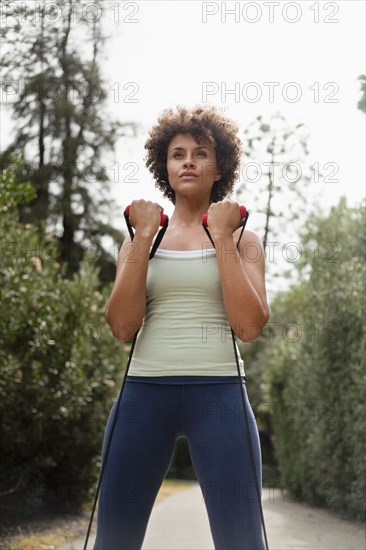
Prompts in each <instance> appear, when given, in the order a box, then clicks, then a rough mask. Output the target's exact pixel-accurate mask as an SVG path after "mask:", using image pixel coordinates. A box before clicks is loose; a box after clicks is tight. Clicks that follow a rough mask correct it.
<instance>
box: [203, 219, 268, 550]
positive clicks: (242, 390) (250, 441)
mask: <svg viewBox="0 0 366 550" xmlns="http://www.w3.org/2000/svg"><path fill="white" fill-rule="evenodd" d="M248 217H249V212H248V211H247V215H246V217H245V218H244V221H243V222H242V229H241V232H240V236H239V239H238V242H237V244H236V246H237V249H238V250H239V243H240V239H241V237H242V235H243V232H244V229H245V226H246V223H247V221H248ZM202 226H203V229H204V230H205V231H206V233H207V236H208V238H209V239H210V241H211V243H212V245H213V246H214V248H216V247H215V243H214V241H213V239H212V237H211V235H210V232H209V230H208V228H207V227H206V226H205V225H204V224H203V223H202ZM231 337H232V340H233V347H234V354H235V361H236V367H237V370H238V377H239V386H240V393H241V398H242V402H243V410H244V417H245V424H246V430H247V439H248V443H249V453H250V459H251V462H252V467H253V473H254V480H255V488H256V492H257V498H258V503H259V510H260V514H261V521H262V526H263V534H264V539H265V543H266V549H267V550H268V540H267V532H266V526H265V523H264V515H263V508H262V498H261V491H260V487H259V477H258V472H257V468H256V465H255V460H254V452H253V444H252V438H251V435H250V427H249V418H248V411H247V408H246V404H245V397H244V388H243V385H242V380H241V374H240V366H239V357H238V352H237V349H236V342H235V334H234V331H233V329H232V328H231ZM244 380H246V376H245V375H244Z"/></svg>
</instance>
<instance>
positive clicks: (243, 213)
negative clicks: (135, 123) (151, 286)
mask: <svg viewBox="0 0 366 550" xmlns="http://www.w3.org/2000/svg"><path fill="white" fill-rule="evenodd" d="M129 212H130V206H127V208H126V209H125V211H124V217H125V220H126V225H127V228H128V232H129V234H130V237H131V241H133V238H134V232H133V229H132V226H131V223H130V220H129ZM248 217H249V212H248V211H247V209H246V208H245V206H240V218H241V221H240V226H239V227H242V230H241V232H240V236H239V239H238V242H237V245H236V246H237V248H238V249H239V243H240V239H241V237H242V235H243V232H244V229H245V225H246V223H247V221H248ZM168 223H169V218H168V216H167V215H166V214H163V213H161V218H160V225H161V229H160V231H159V233H158V235H157V236H156V239H155V241H154V244H153V246H152V248H151V252H150V254H149V260H151V259H152V258H153V257H154V255H155V252H156V250H157V248H158V246H159V244H160V243H161V240H162V238H163V236H164V234H165V231H166V230H167V227H168ZM202 227H203V229H204V230H205V232H206V234H207V236H208V238H209V239H210V241H211V243H212V245H213V247H214V248H216V247H215V243H214V241H213V240H212V237H211V235H210V232H209V230H208V214H207V213H206V214H204V215H203V216H202ZM139 330H140V329H139ZM139 330H138V331H137V332H136V334H135V335H134V337H133V340H132V345H131V351H130V355H129V358H128V361H127V366H126V370H125V374H124V377H123V382H122V387H121V390H120V393H119V396H118V400H117V404H116V409H115V414H114V416H113V421H112V426H111V430H110V434H109V438H108V441H107V444H106V449H105V453H104V460H103V464H102V468H101V472H100V476H99V481H98V486H97V490H96V494H95V498H94V503H93V508H92V512H91V516H90V520H89V525H88V530H87V534H86V538H85V543H84V549H83V550H86V549H87V545H88V540H89V535H90V530H91V526H92V524H93V518H94V513H95V508H96V504H97V501H98V496H99V491H100V487H101V484H102V478H103V474H104V471H105V467H106V463H107V459H108V453H109V449H110V446H111V441H112V435H113V430H114V427H115V425H116V420H117V415H118V410H119V405H120V402H121V398H122V394H123V389H124V387H125V382H126V378H127V373H128V370H129V367H130V363H131V359H132V355H133V352H134V349H135V344H136V339H137V335H138V333H139ZM231 336H232V340H233V346H234V353H235V360H236V366H237V369H238V379H239V385H240V391H241V397H242V402H243V410H244V416H245V422H246V428H247V437H248V443H249V451H250V458H251V462H252V467H253V472H254V479H255V485H256V492H257V498H258V502H259V508H260V514H261V521H262V525H263V532H264V538H265V542H266V549H267V550H268V541H267V533H266V527H265V523H264V516H263V509H262V501H261V492H260V487H259V478H258V473H257V469H256V466H255V460H254V453H253V445H252V440H251V436H250V429H249V419H248V413H247V409H246V406H245V398H244V389H243V386H242V383H241V375H240V367H239V358H238V352H237V349H236V344H235V335H234V331H233V329H231Z"/></svg>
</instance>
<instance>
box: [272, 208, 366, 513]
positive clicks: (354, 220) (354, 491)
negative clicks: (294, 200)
mask: <svg viewBox="0 0 366 550" xmlns="http://www.w3.org/2000/svg"><path fill="white" fill-rule="evenodd" d="M364 222H365V210H364V208H363V206H362V205H361V207H360V208H347V205H346V202H345V200H343V199H342V200H341V201H340V203H339V205H338V206H337V207H336V208H333V209H332V210H331V212H330V214H329V216H328V217H327V218H324V219H323V218H322V219H316V218H312V219H311V220H309V222H308V224H307V228H306V231H304V233H303V236H302V239H303V241H302V250H303V259H302V263H301V264H300V265H299V266H298V267H299V272H300V274H302V275H303V282H302V284H301V285H299V287H297V288H293V289H291V291H290V292H288V294H287V295H286V296H280V297H279V298H278V300H275V301H274V303H273V304H272V307H271V309H272V318H271V321H272V322H274V321H276V320H277V319H278V318H282V319H283V317H284V312H287V319H288V322H295V323H297V329H296V330H297V332H296V331H295V334H292V335H291V331H290V332H289V334H288V336H287V337H283V336H281V338H279V339H277V340H276V341H275V342H273V345H272V346H271V348H272V349H271V354H270V359H269V361H268V363H267V365H266V369H265V372H264V385H263V391H264V392H265V394H266V395H267V397H268V399H269V400H270V401H271V404H272V425H273V432H274V435H273V440H274V446H275V451H276V456H277V459H278V463H279V470H280V476H281V484H282V486H283V487H284V488H286V490H287V491H288V492H289V493H290V494H291V495H292V496H293V497H294V498H298V499H301V500H306V501H308V502H312V503H314V504H317V505H324V506H328V507H330V508H332V509H334V510H337V511H339V512H343V513H344V514H345V515H346V516H349V517H352V518H355V519H362V518H363V514H364V505H365V502H364V499H365V479H366V472H365V460H364V457H365V455H366V453H365V406H364V405H365V370H364V354H365V343H366V330H365V323H364V320H365V309H364V283H365V275H366V263H365V252H366V247H365V233H364V227H365V223H364ZM314 243H318V245H319V246H318V247H317V248H318V252H319V254H318V253H314ZM307 267H310V270H309V269H306V268H307ZM305 272H307V275H306V276H305V275H304V273H305ZM299 304H301V308H299Z"/></svg>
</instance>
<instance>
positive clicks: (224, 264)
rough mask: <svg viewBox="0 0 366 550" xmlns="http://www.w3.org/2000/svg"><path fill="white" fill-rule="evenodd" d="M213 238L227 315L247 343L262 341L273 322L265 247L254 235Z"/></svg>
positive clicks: (238, 232) (234, 328)
mask: <svg viewBox="0 0 366 550" xmlns="http://www.w3.org/2000/svg"><path fill="white" fill-rule="evenodd" d="M240 231H241V228H240V229H238V230H237V231H236V232H235V233H234V234H233V235H230V236H228V235H216V238H215V237H213V239H214V242H215V246H216V256H217V262H218V267H219V271H220V278H221V289H222V294H223V299H224V306H225V311H226V315H227V317H228V320H229V323H230V326H231V327H232V329H233V331H234V333H235V334H236V336H238V338H240V340H242V341H243V342H250V341H252V340H255V339H256V338H258V336H259V335H260V333H261V330H262V328H263V327H264V326H265V325H266V324H267V322H268V319H269V307H268V303H267V294H266V287H265V261H264V249H263V244H262V242H261V240H260V238H259V237H258V235H257V234H256V233H255V232H254V231H249V230H244V233H243V236H242V238H241V241H240V243H239V250H237V247H236V243H237V241H238V238H239V234H240Z"/></svg>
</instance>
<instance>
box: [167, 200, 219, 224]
mask: <svg viewBox="0 0 366 550" xmlns="http://www.w3.org/2000/svg"><path fill="white" fill-rule="evenodd" d="M209 206H210V203H209V200H208V199H206V200H204V201H202V200H197V199H194V200H189V199H188V198H186V197H182V198H180V197H177V198H176V203H175V208H174V212H173V214H172V216H171V218H170V221H169V225H170V227H175V226H177V227H196V226H198V225H201V223H202V216H203V214H205V212H207V210H208V209H209Z"/></svg>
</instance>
